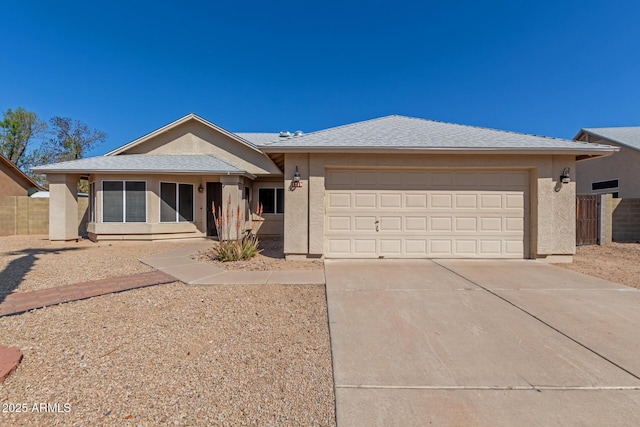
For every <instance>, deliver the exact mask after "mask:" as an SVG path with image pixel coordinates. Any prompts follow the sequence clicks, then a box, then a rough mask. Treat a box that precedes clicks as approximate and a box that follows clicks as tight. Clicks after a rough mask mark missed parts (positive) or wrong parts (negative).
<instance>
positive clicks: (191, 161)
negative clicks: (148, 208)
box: [32, 154, 246, 174]
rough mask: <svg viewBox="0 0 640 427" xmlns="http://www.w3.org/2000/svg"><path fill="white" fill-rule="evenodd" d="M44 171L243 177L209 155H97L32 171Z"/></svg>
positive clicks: (240, 172)
mask: <svg viewBox="0 0 640 427" xmlns="http://www.w3.org/2000/svg"><path fill="white" fill-rule="evenodd" d="M32 170H33V171H35V172H39V173H44V172H149V173H157V172H169V173H192V172H195V173H204V172H206V173H224V174H245V173H246V172H245V171H244V170H242V169H239V168H237V167H235V166H233V165H232V164H229V163H227V162H225V161H224V160H221V159H218V158H216V157H213V156H210V155H205V154H202V155H170V154H166V155H154V154H122V155H119V156H98V157H89V158H86V159H80V160H71V161H68V162H62V163H54V164H50V165H45V166H38V167H35V168H32Z"/></svg>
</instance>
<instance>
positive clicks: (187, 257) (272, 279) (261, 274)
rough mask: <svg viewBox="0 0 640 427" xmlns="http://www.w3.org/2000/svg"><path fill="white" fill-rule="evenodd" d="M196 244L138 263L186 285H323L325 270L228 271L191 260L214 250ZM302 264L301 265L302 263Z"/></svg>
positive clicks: (211, 242)
mask: <svg viewBox="0 0 640 427" xmlns="http://www.w3.org/2000/svg"><path fill="white" fill-rule="evenodd" d="M213 244H214V242H213V241H210V240H208V241H204V242H197V243H193V244H191V245H188V246H185V247H183V248H179V249H175V250H171V251H169V252H164V253H161V254H157V255H153V256H150V257H148V258H144V259H142V260H141V261H142V262H143V263H145V264H147V265H149V266H151V267H153V268H155V269H157V270H160V271H162V272H164V273H166V274H169V275H171V276H173V277H175V278H176V279H178V280H180V281H181V282H184V283H187V284H189V285H324V283H325V278H324V270H282V271H277V270H276V271H229V270H224V269H222V268H219V267H216V266H213V265H210V264H205V263H202V262H199V261H196V260H194V259H192V258H191V256H192V255H193V254H195V253H197V252H200V251H204V250H206V249H208V248H210V247H211V246H213ZM301 262H302V261H301Z"/></svg>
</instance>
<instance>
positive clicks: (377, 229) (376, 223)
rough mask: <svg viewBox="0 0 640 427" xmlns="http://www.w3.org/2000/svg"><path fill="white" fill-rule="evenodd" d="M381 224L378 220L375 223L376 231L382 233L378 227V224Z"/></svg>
mask: <svg viewBox="0 0 640 427" xmlns="http://www.w3.org/2000/svg"><path fill="white" fill-rule="evenodd" d="M379 223H380V221H378V220H377V219H376V222H374V224H375V225H376V231H380V228H379V227H378V224H379Z"/></svg>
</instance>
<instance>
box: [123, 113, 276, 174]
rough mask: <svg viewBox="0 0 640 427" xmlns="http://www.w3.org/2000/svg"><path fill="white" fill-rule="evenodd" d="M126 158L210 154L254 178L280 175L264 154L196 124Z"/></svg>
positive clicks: (178, 129)
mask: <svg viewBox="0 0 640 427" xmlns="http://www.w3.org/2000/svg"><path fill="white" fill-rule="evenodd" d="M126 154H211V155H213V156H215V157H217V158H219V159H222V160H224V161H226V162H228V163H231V164H232V165H234V166H237V167H238V168H241V169H243V170H245V171H247V172H249V173H251V174H254V175H264V174H281V171H280V169H278V167H277V166H276V165H275V164H274V163H273V161H272V160H271V159H270V158H269V157H268V156H266V155H265V154H263V153H261V152H259V151H256V150H254V149H252V148H251V147H248V146H246V145H244V144H242V143H240V142H238V141H236V140H233V139H232V138H231V137H229V136H227V135H224V134H221V133H219V132H217V131H215V130H214V129H211V128H209V127H207V126H205V125H203V124H202V123H199V122H194V121H190V122H187V123H184V124H182V125H180V126H177V127H175V128H173V129H170V130H169V131H167V132H165V133H162V134H160V135H157V136H155V137H153V138H151V139H149V140H148V141H145V142H143V143H141V144H139V145H136V146H134V147H131V148H129V149H128V150H126V151H125V152H124V153H123V154H119V155H126Z"/></svg>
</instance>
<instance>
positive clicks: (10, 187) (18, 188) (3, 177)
mask: <svg viewBox="0 0 640 427" xmlns="http://www.w3.org/2000/svg"><path fill="white" fill-rule="evenodd" d="M28 189H29V184H28V183H27V182H25V179H24V178H23V177H22V176H20V175H19V174H17V173H16V172H15V171H14V170H11V169H10V168H9V167H7V166H6V165H5V164H4V162H0V196H26V195H27V193H28Z"/></svg>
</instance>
